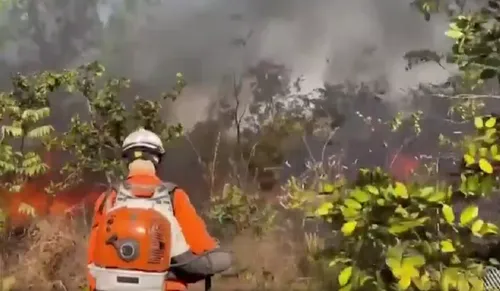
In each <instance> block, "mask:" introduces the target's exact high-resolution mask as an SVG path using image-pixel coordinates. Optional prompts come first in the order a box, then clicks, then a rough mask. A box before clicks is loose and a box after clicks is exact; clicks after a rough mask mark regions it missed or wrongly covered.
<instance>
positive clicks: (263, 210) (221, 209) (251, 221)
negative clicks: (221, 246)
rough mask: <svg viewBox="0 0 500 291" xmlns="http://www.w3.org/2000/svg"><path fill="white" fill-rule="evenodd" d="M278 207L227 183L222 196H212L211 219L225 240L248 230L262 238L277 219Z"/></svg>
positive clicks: (257, 195)
mask: <svg viewBox="0 0 500 291" xmlns="http://www.w3.org/2000/svg"><path fill="white" fill-rule="evenodd" d="M276 214H277V212H276V210H275V208H274V207H273V206H272V205H270V204H269V203H266V201H264V199H263V198H262V197H261V196H260V195H259V194H258V193H253V194H252V193H245V192H244V191H243V190H242V189H241V188H239V187H238V186H235V185H230V184H226V185H224V188H223V190H222V193H220V195H212V196H211V197H210V207H209V209H208V211H207V216H208V218H209V219H211V220H212V221H213V222H215V224H216V225H217V229H216V230H215V231H216V232H217V234H219V235H221V236H222V237H232V236H234V235H236V234H241V233H243V232H245V231H251V232H252V233H253V234H255V235H258V236H261V235H263V234H265V233H267V232H268V231H270V230H271V229H272V228H273V226H274V222H275V218H276Z"/></svg>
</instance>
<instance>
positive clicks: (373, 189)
mask: <svg viewBox="0 0 500 291" xmlns="http://www.w3.org/2000/svg"><path fill="white" fill-rule="evenodd" d="M366 190H367V191H368V192H370V193H372V194H373V195H379V194H380V191H379V190H378V188H377V187H375V186H373V185H367V186H366Z"/></svg>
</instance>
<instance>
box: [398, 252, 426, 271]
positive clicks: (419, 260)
mask: <svg viewBox="0 0 500 291" xmlns="http://www.w3.org/2000/svg"><path fill="white" fill-rule="evenodd" d="M403 265H409V266H412V267H415V268H419V267H421V266H423V265H425V257H424V256H422V255H413V256H409V257H406V258H404V259H403Z"/></svg>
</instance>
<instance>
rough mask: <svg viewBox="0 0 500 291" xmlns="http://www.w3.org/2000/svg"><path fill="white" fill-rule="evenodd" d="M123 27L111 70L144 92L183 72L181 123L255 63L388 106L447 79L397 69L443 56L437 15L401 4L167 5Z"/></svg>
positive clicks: (179, 1)
mask: <svg viewBox="0 0 500 291" xmlns="http://www.w3.org/2000/svg"><path fill="white" fill-rule="evenodd" d="M107 9H108V11H109V10H110V9H109V8H107ZM103 11H106V10H105V9H101V12H103ZM101 14H102V15H103V16H104V17H103V18H105V16H106V13H101ZM128 26H129V31H128V32H127V33H126V35H124V36H123V38H122V41H123V44H124V46H123V48H122V49H123V50H126V51H128V53H127V54H126V55H128V56H129V58H128V59H123V60H121V61H122V62H121V65H119V68H120V72H121V73H124V74H126V75H127V76H130V77H132V78H133V79H136V80H140V81H141V82H142V83H144V84H148V85H151V86H153V87H161V86H163V87H164V86H165V84H166V80H168V79H169V78H171V76H173V75H174V74H175V73H176V72H177V71H181V72H183V73H184V74H185V75H186V77H187V80H188V83H189V84H190V88H189V89H188V90H187V91H186V92H185V96H184V97H183V98H181V100H179V102H178V103H177V106H178V110H177V114H178V117H179V118H180V120H181V121H182V122H184V123H186V124H193V123H194V122H196V121H198V120H199V119H201V118H203V116H204V115H205V114H204V110H205V108H206V106H207V105H208V103H209V102H210V101H213V99H214V98H217V97H219V96H220V90H219V89H220V88H219V85H220V82H221V79H222V77H223V76H224V75H226V74H232V73H236V74H241V73H243V72H244V71H245V70H246V69H247V68H248V67H249V66H251V65H254V64H255V63H257V62H258V61H260V60H262V59H268V60H272V61H274V62H277V63H282V64H285V65H286V66H287V67H288V68H290V69H291V70H292V75H294V76H300V75H303V76H304V77H305V89H306V90H312V89H314V88H317V87H320V86H322V84H323V82H324V81H327V82H331V83H338V82H343V81H346V80H348V81H353V82H371V81H377V82H379V84H380V83H382V84H384V87H385V88H383V89H384V90H383V91H384V92H385V97H386V99H388V100H391V101H395V102H397V103H399V102H400V101H403V100H404V97H405V96H406V94H405V93H404V90H405V89H407V88H409V87H413V86H416V85H417V84H419V83H420V82H436V83H438V82H442V81H444V80H445V79H446V78H447V77H448V76H449V72H448V71H446V70H444V69H443V68H441V67H439V66H438V65H436V64H425V65H422V66H419V67H418V68H416V69H414V70H411V71H405V65H406V61H405V60H404V59H403V55H404V54H405V53H406V52H407V51H409V50H413V49H431V50H437V51H446V50H447V49H449V45H450V43H449V41H447V39H446V37H445V36H444V31H445V30H446V28H447V21H446V19H445V18H444V17H439V16H436V17H434V18H433V19H432V20H431V21H430V22H426V21H425V20H424V19H423V17H422V15H420V14H419V13H418V12H417V11H416V10H414V9H413V8H411V6H410V5H409V3H408V2H406V1H401V0H351V1H344V0H313V1H301V0H239V1H234V0H197V1H183V0H169V1H163V3H162V4H161V5H159V6H151V7H149V8H145V9H143V10H142V11H140V12H139V13H138V15H137V16H136V19H131V20H130V24H128ZM187 113H189V114H187ZM186 116H188V117H186ZM193 118H194V119H195V120H193Z"/></svg>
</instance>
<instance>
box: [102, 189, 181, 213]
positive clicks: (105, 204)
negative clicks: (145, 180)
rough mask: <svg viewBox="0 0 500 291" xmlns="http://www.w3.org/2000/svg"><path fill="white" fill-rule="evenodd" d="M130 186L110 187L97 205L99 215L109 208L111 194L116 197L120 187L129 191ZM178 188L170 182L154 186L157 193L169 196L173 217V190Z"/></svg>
mask: <svg viewBox="0 0 500 291" xmlns="http://www.w3.org/2000/svg"><path fill="white" fill-rule="evenodd" d="M130 186H131V185H130V184H128V183H119V184H114V185H111V187H110V188H109V189H108V190H107V191H106V192H105V193H104V199H103V200H102V202H101V204H100V205H99V208H98V212H99V214H103V213H104V210H105V209H107V208H109V207H108V206H109V203H110V202H111V201H110V200H109V197H110V196H111V194H112V193H113V192H114V193H116V195H118V191H119V189H120V187H124V188H125V189H129V188H130ZM147 187H149V186H147ZM178 188H179V187H178V186H177V185H176V184H174V183H170V182H165V183H162V184H160V185H159V186H156V191H157V192H161V191H167V192H168V194H169V195H170V201H171V203H172V209H173V211H174V215H175V207H174V194H175V190H177V189H178Z"/></svg>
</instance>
